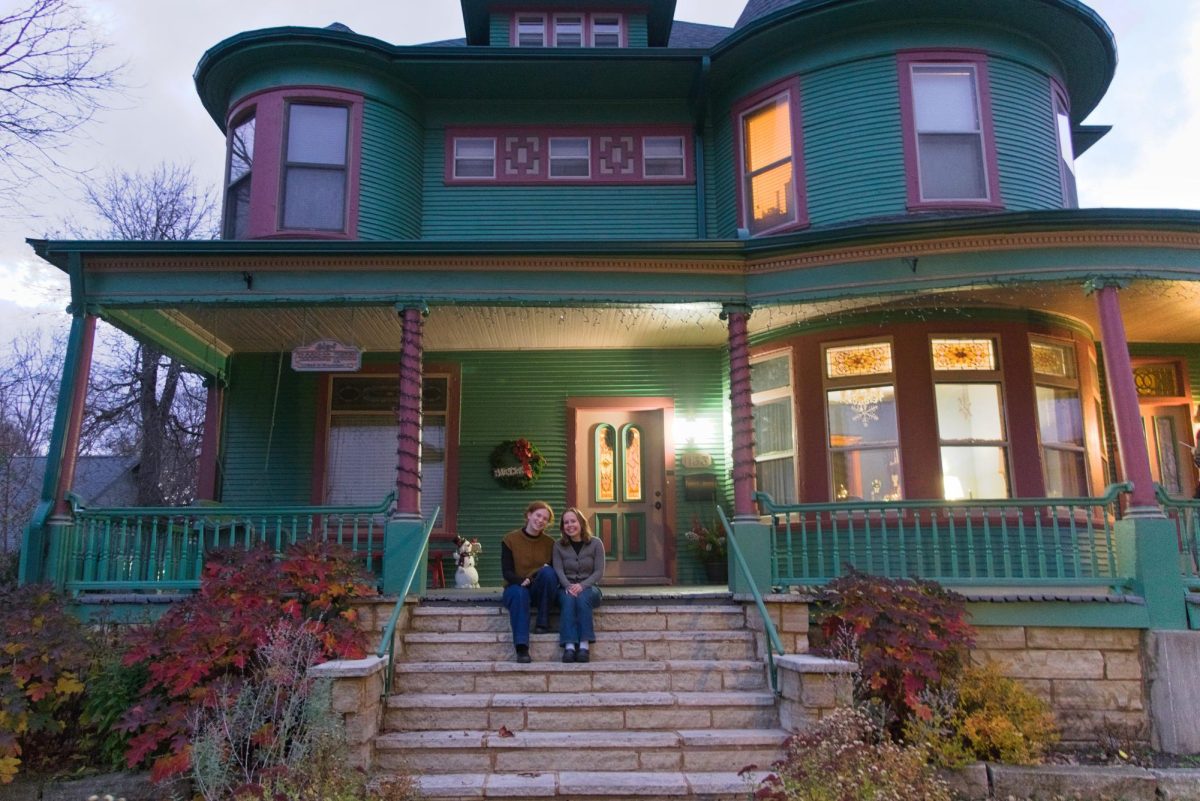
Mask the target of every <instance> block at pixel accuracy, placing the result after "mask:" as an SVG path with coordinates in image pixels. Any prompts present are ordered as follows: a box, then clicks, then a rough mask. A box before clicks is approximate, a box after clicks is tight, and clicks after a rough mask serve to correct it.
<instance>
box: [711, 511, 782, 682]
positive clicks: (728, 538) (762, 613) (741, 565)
mask: <svg viewBox="0 0 1200 801" xmlns="http://www.w3.org/2000/svg"><path fill="white" fill-rule="evenodd" d="M717 516H718V517H719V518H720V520H721V527H722V528H723V529H725V542H727V543H729V552H730V553H732V554H733V561H734V564H735V565H737V568H738V571H739V572H741V574H742V578H743V579H745V581H746V585H747V586H748V587H749V588H750V594H751V596H753V598H754V605H755V606H757V607H758V614H759V617H761V618H762V623H763V632H765V634H766V652H767V677H768V678H769V679H770V680H771V692H773V693H775V694H776V695H778V694H779V671H778V670H777V669H776V667H775V655H776V654H778V655H779V656H783V655H784V654H785V653H786V651H784V649H783V643H782V642H781V641H780V640H779V632H778V630H777V629H776V628H775V621H773V620H771V613H770V612H768V611H767V605H766V603H765V602H764V601H763V597H762V593H761V592H759V590H758V585H757V584H755V583H754V576H752V575H751V573H750V565H748V564H746V557H745V556H743V555H742V547H741V546H740V545H738V540H737V534H736V533H735V532H734V530H733V526H731V525H729V518H728V517H726V516H725V510H724V509H722V508H721V507H720V506H718V507H717Z"/></svg>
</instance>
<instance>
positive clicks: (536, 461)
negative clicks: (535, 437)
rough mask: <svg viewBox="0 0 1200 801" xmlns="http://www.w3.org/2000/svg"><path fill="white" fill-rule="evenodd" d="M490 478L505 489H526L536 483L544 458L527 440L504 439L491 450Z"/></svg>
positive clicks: (543, 464)
mask: <svg viewBox="0 0 1200 801" xmlns="http://www.w3.org/2000/svg"><path fill="white" fill-rule="evenodd" d="M491 462H492V478H494V479H496V483H497V484H499V485H500V486H502V487H504V488H505V489H528V488H529V487H532V486H533V485H534V484H535V483H537V480H538V476H540V475H541V474H542V468H543V467H545V466H546V457H545V456H542V452H541V451H539V450H538V449H537V447H536V446H535V445H534V444H533V443H532V442H530V441H529V440H527V439H525V438H524V437H522V438H521V439H506V440H505V441H504V442H501V443H500V444H499V445H497V446H496V447H495V448H493V449H492V457H491Z"/></svg>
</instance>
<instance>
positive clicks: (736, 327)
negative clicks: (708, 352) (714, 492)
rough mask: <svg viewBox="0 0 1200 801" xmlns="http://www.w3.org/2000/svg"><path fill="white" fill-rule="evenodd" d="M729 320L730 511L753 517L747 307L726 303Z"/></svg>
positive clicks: (752, 428)
mask: <svg viewBox="0 0 1200 801" xmlns="http://www.w3.org/2000/svg"><path fill="white" fill-rule="evenodd" d="M721 316H722V317H723V318H725V319H726V320H728V321H729V400H730V403H731V405H732V411H733V514H734V516H735V517H739V518H754V517H756V515H755V513H754V473H755V469H754V407H753V406H752V405H751V402H750V342H749V338H748V336H747V333H746V321H747V320H749V319H750V308H749V307H748V306H726V307H725V310H724V311H723V312H722V313H721Z"/></svg>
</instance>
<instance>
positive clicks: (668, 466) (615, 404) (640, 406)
mask: <svg viewBox="0 0 1200 801" xmlns="http://www.w3.org/2000/svg"><path fill="white" fill-rule="evenodd" d="M581 409H621V410H623V411H628V412H658V411H661V412H662V425H663V431H662V434H663V473H664V475H663V570H664V571H665V572H666V576H667V581H668V582H670V583H674V582H675V580H676V576H677V573H678V570H677V565H676V556H677V554H676V548H675V399H674V398H666V397H649V398H638V397H614V398H607V397H569V398H567V442H568V443H569V445H568V454H569V457H568V459H567V506H578V505H579V503H578V498H577V497H576V494H575V486H576V471H575V463H576V462H577V461H578V459H579V455H578V454H577V453H575V441H576V436H577V435H578V433H579V423H578V419H577V413H578V412H579V410H581Z"/></svg>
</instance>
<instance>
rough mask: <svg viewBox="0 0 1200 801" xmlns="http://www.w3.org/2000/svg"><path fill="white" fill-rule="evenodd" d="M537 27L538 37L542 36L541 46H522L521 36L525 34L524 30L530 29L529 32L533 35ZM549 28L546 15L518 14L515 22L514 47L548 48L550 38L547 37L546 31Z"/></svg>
mask: <svg viewBox="0 0 1200 801" xmlns="http://www.w3.org/2000/svg"><path fill="white" fill-rule="evenodd" d="M535 25H536V26H537V32H538V35H539V36H541V42H540V43H539V44H521V34H522V33H524V32H525V30H524V29H525V28H528V29H529V32H530V33H532V32H533V28H534V26H535ZM547 27H548V26H547V25H546V15H545V14H528V13H525V14H521V13H519V14H517V15H516V17H515V19H514V22H513V36H514V41H513V46H514V47H546V46H547V41H548V37H547V35H546V34H547V33H548V31H547V30H546V29H547Z"/></svg>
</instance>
